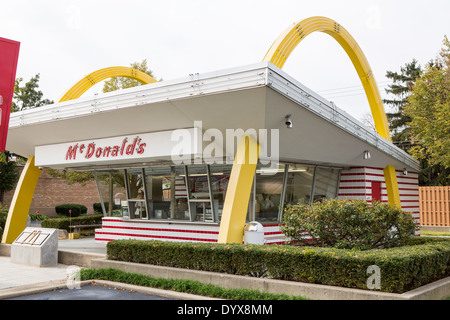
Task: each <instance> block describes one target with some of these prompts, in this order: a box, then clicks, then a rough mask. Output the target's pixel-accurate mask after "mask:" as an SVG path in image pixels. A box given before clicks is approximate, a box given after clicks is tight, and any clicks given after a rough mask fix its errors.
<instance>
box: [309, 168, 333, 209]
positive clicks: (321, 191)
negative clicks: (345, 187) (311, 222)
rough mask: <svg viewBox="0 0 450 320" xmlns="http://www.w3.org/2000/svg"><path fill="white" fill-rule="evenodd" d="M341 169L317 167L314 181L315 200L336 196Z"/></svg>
mask: <svg viewBox="0 0 450 320" xmlns="http://www.w3.org/2000/svg"><path fill="white" fill-rule="evenodd" d="M339 172H340V170H339V169H335V168H320V167H318V168H317V169H316V176H315V182H314V198H313V201H314V202H315V201H320V200H322V199H331V198H336V196H337V189H338V184H339Z"/></svg>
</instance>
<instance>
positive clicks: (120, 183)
mask: <svg viewBox="0 0 450 320" xmlns="http://www.w3.org/2000/svg"><path fill="white" fill-rule="evenodd" d="M94 177H95V181H96V183H97V189H98V193H99V197H100V206H101V211H102V212H103V214H104V216H105V217H111V216H112V217H120V216H121V215H122V208H121V206H122V205H123V204H124V205H125V206H128V204H127V203H126V200H127V196H126V191H125V183H124V177H123V171H109V172H94ZM123 201H125V203H124V202H123ZM110 204H112V205H110ZM94 209H95V210H99V209H100V208H94Z"/></svg>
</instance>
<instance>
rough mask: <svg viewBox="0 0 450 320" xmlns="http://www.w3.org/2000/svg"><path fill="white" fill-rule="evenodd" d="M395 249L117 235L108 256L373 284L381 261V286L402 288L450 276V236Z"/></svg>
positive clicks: (364, 286) (242, 272) (309, 280)
mask: <svg viewBox="0 0 450 320" xmlns="http://www.w3.org/2000/svg"><path fill="white" fill-rule="evenodd" d="M408 243H409V245H406V246H403V247H397V248H390V249H374V250H364V251H362V250H354V249H353V250H349V249H336V248H321V247H294V246H288V245H269V246H267V245H266V246H264V245H242V244H217V243H190V242H165V241H155V240H146V241H143V240H116V241H112V242H109V243H108V245H107V255H108V259H112V260H119V261H128V262H136V263H146V264H153V265H160V266H168V267H176V268H187V269H193V270H202V271H211V272H222V273H228V274H236V275H243V276H253V277H263V278H265V277H267V278H272V279H281V280H289V281H300V282H307V283H317V284H326V285H333V286H341V287H349V288H360V289H367V284H366V283H367V280H368V277H369V276H370V274H368V273H367V269H368V267H369V266H371V265H376V266H378V267H379V268H380V270H381V289H380V290H381V291H385V292H395V293H402V292H405V291H408V290H412V289H414V288H417V287H420V286H423V285H425V284H427V283H430V282H432V281H435V280H438V279H442V278H444V277H446V276H450V241H448V240H436V239H431V238H412V239H410V240H409V241H408Z"/></svg>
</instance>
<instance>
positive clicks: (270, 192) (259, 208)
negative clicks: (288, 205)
mask: <svg viewBox="0 0 450 320" xmlns="http://www.w3.org/2000/svg"><path fill="white" fill-rule="evenodd" d="M284 170H285V165H284V164H279V165H278V167H277V168H268V167H264V166H259V167H258V168H257V169H256V175H255V176H256V180H255V181H256V186H255V201H256V202H255V219H256V220H257V221H277V220H278V213H279V208H280V201H281V195H282V191H283V178H284Z"/></svg>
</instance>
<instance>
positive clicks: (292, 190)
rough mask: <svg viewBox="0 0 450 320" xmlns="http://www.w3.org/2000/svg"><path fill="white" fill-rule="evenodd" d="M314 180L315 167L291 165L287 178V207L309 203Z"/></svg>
mask: <svg viewBox="0 0 450 320" xmlns="http://www.w3.org/2000/svg"><path fill="white" fill-rule="evenodd" d="M313 179H314V167H311V166H305V165H299V164H290V165H289V168H288V174H287V178H286V195H285V198H284V199H285V206H286V205H287V204H298V203H309V202H310V199H311V189H312V185H313Z"/></svg>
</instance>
